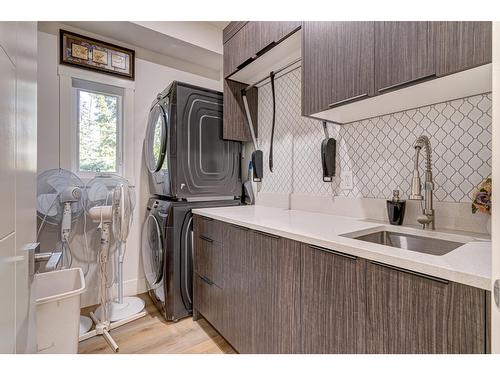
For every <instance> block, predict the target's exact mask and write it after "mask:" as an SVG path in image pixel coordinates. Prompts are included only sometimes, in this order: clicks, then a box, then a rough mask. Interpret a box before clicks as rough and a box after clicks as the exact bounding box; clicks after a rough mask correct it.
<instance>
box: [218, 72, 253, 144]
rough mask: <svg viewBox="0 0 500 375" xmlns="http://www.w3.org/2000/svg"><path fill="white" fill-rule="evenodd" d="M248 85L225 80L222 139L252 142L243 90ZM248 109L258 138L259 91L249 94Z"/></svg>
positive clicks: (251, 91)
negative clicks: (242, 94)
mask: <svg viewBox="0 0 500 375" xmlns="http://www.w3.org/2000/svg"><path fill="white" fill-rule="evenodd" d="M246 86H247V85H245V84H243V83H239V82H234V81H231V80H229V79H224V104H223V105H224V108H223V111H224V112H223V127H222V129H223V131H222V138H224V139H228V140H232V141H242V142H250V141H251V140H252V136H251V133H250V129H249V128H248V123H247V118H246V114H245V107H244V106H243V99H242V96H241V90H242V89H244V88H245V87H246ZM247 100H248V107H249V109H250V115H251V116H252V123H253V126H254V131H255V136H256V137H257V136H258V133H259V131H258V130H259V129H258V123H257V113H258V108H257V107H258V89H256V88H253V89H251V90H250V91H248V93H247Z"/></svg>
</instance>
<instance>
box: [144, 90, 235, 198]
mask: <svg viewBox="0 0 500 375" xmlns="http://www.w3.org/2000/svg"><path fill="white" fill-rule="evenodd" d="M222 109H223V108H222V93H220V92H218V91H213V90H209V89H205V88H202V87H197V86H193V85H189V84H186V83H182V82H177V81H174V82H172V83H171V84H170V85H169V86H168V87H167V88H166V89H165V90H164V91H163V92H161V93H160V94H158V96H157V98H156V100H155V101H153V104H152V106H151V110H150V113H149V118H148V125H147V130H146V138H145V140H144V156H145V159H146V165H147V168H148V170H149V182H150V191H151V193H152V194H154V195H158V196H164V197H169V198H171V199H184V200H190V199H192V198H194V199H200V198H202V199H211V198H212V197H227V198H233V197H235V196H241V176H240V157H241V143H240V142H234V141H226V140H223V139H222V112H223V110H222Z"/></svg>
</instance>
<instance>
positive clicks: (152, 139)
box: [144, 99, 168, 173]
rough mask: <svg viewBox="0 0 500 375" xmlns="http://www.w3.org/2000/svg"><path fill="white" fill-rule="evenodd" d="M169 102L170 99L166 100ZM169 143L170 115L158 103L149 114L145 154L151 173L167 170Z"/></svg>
mask: <svg viewBox="0 0 500 375" xmlns="http://www.w3.org/2000/svg"><path fill="white" fill-rule="evenodd" d="M164 100H167V101H168V99H164ZM167 143H168V114H167V113H166V112H165V110H164V109H163V107H162V106H161V105H160V104H159V103H157V104H156V105H155V106H154V107H153V108H152V109H151V111H150V112H149V118H148V125H147V129H146V138H145V139H144V152H145V158H146V166H147V167H148V170H149V172H151V173H156V172H158V171H160V169H162V168H165V167H164V165H163V163H164V161H165V154H166V152H167Z"/></svg>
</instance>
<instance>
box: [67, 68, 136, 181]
mask: <svg viewBox="0 0 500 375" xmlns="http://www.w3.org/2000/svg"><path fill="white" fill-rule="evenodd" d="M58 75H59V166H60V167H61V168H65V169H68V170H71V171H73V172H74V173H75V174H77V175H78V176H79V177H80V178H82V179H83V180H84V181H88V180H90V179H91V178H93V177H94V176H95V175H96V173H93V172H79V171H78V169H77V168H78V162H79V155H78V152H79V151H78V148H79V147H78V144H77V131H78V129H77V128H78V126H77V122H78V118H77V101H76V100H77V98H76V90H75V89H74V87H73V80H74V79H77V80H82V81H88V82H94V83H96V84H97V85H107V86H115V87H117V88H120V89H123V95H122V98H121V103H120V105H121V111H120V113H121V126H119V128H120V129H119V136H120V138H119V143H120V145H121V150H120V162H121V163H120V164H121V167H120V168H119V170H118V171H117V172H116V173H117V174H121V175H122V176H123V177H125V178H126V179H128V180H129V182H130V183H131V184H132V185H134V184H135V181H134V180H135V178H134V168H135V166H134V159H135V158H134V155H135V150H134V141H135V139H134V95H135V82H133V81H129V80H126V79H122V78H118V77H113V76H109V75H105V74H101V73H96V72H92V71H88V70H82V69H78V68H73V67H70V66H65V65H59V66H58ZM84 90H86V89H84ZM86 91H87V90H86ZM88 91H92V90H88ZM97 91H99V90H97ZM103 93H104V94H106V95H109V93H107V92H103Z"/></svg>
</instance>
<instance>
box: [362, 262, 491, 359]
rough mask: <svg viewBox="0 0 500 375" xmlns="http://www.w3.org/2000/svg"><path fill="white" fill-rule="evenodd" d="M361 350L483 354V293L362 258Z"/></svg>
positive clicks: (484, 342)
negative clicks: (363, 306)
mask: <svg viewBox="0 0 500 375" xmlns="http://www.w3.org/2000/svg"><path fill="white" fill-rule="evenodd" d="M366 314H367V315H366V318H367V320H366V345H367V346H366V351H367V352H368V353H384V354H394V353H403V354H418V353H431V354H433V353H485V351H486V341H485V328H486V324H485V292H484V291H482V290H480V289H477V288H473V287H469V286H465V285H461V284H456V283H452V282H447V281H445V280H440V279H437V278H434V277H430V276H425V275H420V274H414V273H409V272H406V271H402V270H398V269H394V268H392V267H391V266H385V265H381V264H378V263H374V262H370V261H367V267H366Z"/></svg>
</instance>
